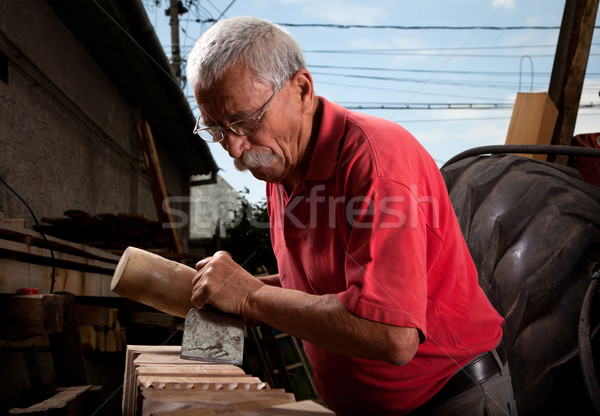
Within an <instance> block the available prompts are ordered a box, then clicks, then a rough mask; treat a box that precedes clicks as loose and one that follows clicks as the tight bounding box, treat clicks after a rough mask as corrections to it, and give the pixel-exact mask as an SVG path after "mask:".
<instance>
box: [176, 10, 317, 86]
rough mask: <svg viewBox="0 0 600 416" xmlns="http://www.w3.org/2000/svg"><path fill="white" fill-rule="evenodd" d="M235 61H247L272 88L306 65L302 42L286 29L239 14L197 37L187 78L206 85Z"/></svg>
mask: <svg viewBox="0 0 600 416" xmlns="http://www.w3.org/2000/svg"><path fill="white" fill-rule="evenodd" d="M235 63H243V64H246V65H248V67H249V68H250V70H251V71H252V72H254V74H255V75H256V76H257V77H258V81H259V82H263V83H265V84H268V85H271V86H272V87H273V89H278V88H280V87H281V86H282V85H283V84H284V83H285V81H286V80H287V79H288V78H289V77H290V76H291V75H293V74H295V73H296V72H297V71H298V70H300V69H302V68H305V67H306V63H305V62H304V57H303V56H302V49H301V48H300V45H298V43H297V42H296V40H295V39H294V38H293V36H292V35H290V34H289V33H288V32H287V31H286V30H285V29H283V28H282V27H280V26H278V25H276V24H274V23H271V22H269V21H267V20H263V19H259V18H256V17H247V16H240V17H232V18H230V19H225V20H221V21H219V22H217V23H215V25H213V26H212V27H211V28H210V29H208V30H207V31H206V32H204V34H203V35H202V36H200V38H199V39H198V40H197V41H196V44H195V45H194V48H193V49H192V51H191V52H190V55H189V57H188V62H187V78H188V81H189V83H190V85H191V86H192V88H193V89H196V88H197V87H200V88H201V89H206V88H208V87H210V85H212V83H214V82H215V81H216V80H218V79H219V78H220V77H221V76H222V75H223V74H224V73H225V71H226V70H227V69H228V68H229V67H231V65H233V64H235Z"/></svg>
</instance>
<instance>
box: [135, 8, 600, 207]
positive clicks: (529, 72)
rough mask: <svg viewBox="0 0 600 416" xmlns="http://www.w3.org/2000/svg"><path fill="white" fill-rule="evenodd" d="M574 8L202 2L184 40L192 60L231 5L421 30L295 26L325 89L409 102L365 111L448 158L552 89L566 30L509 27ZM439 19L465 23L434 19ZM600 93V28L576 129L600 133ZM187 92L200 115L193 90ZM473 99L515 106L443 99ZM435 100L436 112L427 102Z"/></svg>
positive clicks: (364, 99)
mask: <svg viewBox="0 0 600 416" xmlns="http://www.w3.org/2000/svg"><path fill="white" fill-rule="evenodd" d="M144 3H145V4H146V6H147V10H148V16H149V18H150V21H151V22H153V23H154V25H155V28H156V31H157V33H158V35H159V38H160V39H161V42H162V43H163V46H164V47H165V50H166V52H167V56H170V43H171V41H170V27H169V22H168V17H167V16H165V13H164V10H165V9H166V8H167V7H168V1H167V0H162V1H159V4H158V5H157V4H156V1H155V0H144ZM184 3H186V4H187V3H188V1H184ZM228 6H229V7H228ZM563 9H564V1H559V0H452V1H448V0H420V1H418V2H417V1H414V0H412V1H408V0H379V1H358V0H328V1H322V0H252V1H249V0H237V1H232V0H211V1H205V0H200V1H198V0H195V1H194V2H193V4H192V5H191V6H190V7H189V12H188V13H186V14H184V15H183V16H181V19H182V20H181V35H180V36H181V38H180V43H181V48H182V55H183V57H184V58H185V57H186V56H187V53H188V52H189V50H190V49H191V47H192V46H193V43H194V41H195V40H196V39H197V38H198V37H199V36H200V35H201V34H202V33H203V32H204V31H205V30H206V29H207V28H208V27H210V25H211V23H205V22H203V21H204V20H207V19H210V18H212V19H216V18H218V17H219V16H221V14H222V13H223V11H225V13H224V15H223V17H233V16H238V15H251V16H257V17H261V18H265V19H268V20H271V21H272V22H275V23H287V24H296V25H298V24H300V25H306V24H321V25H366V26H388V25H391V26H401V27H407V26H410V27H413V28H412V29H398V28H389V29H387V28H386V29H377V28H337V27H320V26H317V27H315V26H313V27H305V26H284V27H285V28H286V30H288V31H289V32H290V33H291V34H292V35H294V36H295V37H296V39H297V40H298V42H299V44H300V46H301V47H302V49H303V50H304V52H305V58H306V61H307V65H308V69H309V70H310V71H311V72H312V74H313V78H314V81H315V90H316V92H317V94H318V95H322V96H324V97H326V98H327V99H329V100H332V101H336V102H338V103H341V104H342V105H345V106H347V107H351V106H358V105H362V106H374V105H375V106H381V105H383V106H384V107H398V106H407V105H408V106H409V107H410V109H378V110H360V111H364V112H367V113H370V114H374V115H377V116H379V117H382V118H385V119H389V120H392V121H394V122H397V123H399V124H401V125H403V126H404V127H405V128H406V129H408V130H409V131H410V132H411V133H412V134H413V135H414V136H415V137H416V138H417V139H418V140H419V141H420V142H421V143H422V144H423V145H424V147H425V148H426V149H427V150H428V151H429V153H430V154H431V155H432V156H433V158H434V159H435V160H436V161H437V162H438V164H440V165H441V164H442V163H443V162H444V161H446V160H448V159H450V158H451V157H452V156H454V155H456V154H458V153H460V152H461V151H463V150H466V149H469V148H472V147H477V146H484V145H489V144H503V143H504V140H505V139H506V133H507V131H508V125H509V122H510V116H511V114H512V108H510V107H511V106H512V105H513V104H514V101H515V97H516V94H517V93H518V92H519V91H522V92H530V91H533V92H543V91H547V90H548V84H549V80H550V73H551V71H552V65H553V61H554V54H555V50H556V42H557V40H558V33H559V31H558V30H555V29H506V28H507V27H516V26H528V27H531V26H541V27H548V26H550V27H554V26H560V24H561V20H562V14H563ZM198 19H199V20H201V22H197V21H196V20H198ZM430 26H436V27H440V26H448V27H453V28H455V29H439V28H437V29H427V28H426V27H430ZM596 26H600V18H597V19H596ZM457 27H469V28H464V29H456V28H457ZM482 27H497V28H500V29H496V30H488V29H485V28H482ZM502 28H503V29H502ZM599 91H600V33H599V31H598V30H596V33H595V34H594V38H593V40H592V49H591V55H590V58H589V61H588V67H587V74H586V81H585V84H584V90H583V94H582V100H581V102H582V103H583V104H586V103H588V104H590V103H593V104H595V105H596V106H597V107H594V108H590V109H583V108H582V109H580V112H579V117H578V122H577V125H576V131H575V133H576V134H577V133H590V132H598V131H600V97H599ZM186 94H187V95H188V96H190V105H191V106H192V109H193V110H194V112H195V114H197V110H196V107H195V103H194V101H193V98H192V97H191V92H190V91H189V90H187V91H186ZM463 104H473V105H474V106H475V107H481V106H488V105H489V104H499V105H501V106H506V107H507V108H501V109H481V108H479V109H464V108H463V109H460V108H458V109H457V108H453V109H448V108H444V109H441V108H440V107H442V106H444V105H445V106H448V105H450V106H451V107H456V106H457V105H463ZM425 105H428V106H430V107H433V108H435V109H419V108H422V107H423V106H425ZM191 127H192V126H191ZM210 146H211V151H212V154H213V157H214V158H215V160H216V161H217V164H218V165H219V167H220V168H221V169H222V170H221V172H220V174H221V176H222V177H223V178H224V179H225V180H226V181H227V182H228V183H229V184H230V185H231V186H232V187H234V189H236V190H241V189H243V188H244V187H246V188H248V189H249V190H250V194H249V199H250V201H251V202H257V201H259V200H261V199H263V198H264V183H263V182H260V181H258V180H256V179H254V177H253V176H252V175H251V174H250V173H247V172H246V173H240V172H237V171H236V170H235V168H234V167H233V164H232V162H231V160H230V159H229V157H228V156H227V154H226V153H225V151H224V150H223V149H222V148H221V147H220V146H219V145H214V144H211V145H210Z"/></svg>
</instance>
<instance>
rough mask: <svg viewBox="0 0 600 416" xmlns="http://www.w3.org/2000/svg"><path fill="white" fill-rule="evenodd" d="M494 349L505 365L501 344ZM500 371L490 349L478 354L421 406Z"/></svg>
mask: <svg viewBox="0 0 600 416" xmlns="http://www.w3.org/2000/svg"><path fill="white" fill-rule="evenodd" d="M495 350H496V352H497V353H498V357H499V358H500V362H502V365H505V364H506V352H505V351H504V347H503V346H502V344H500V345H499V346H497V347H496V348H495ZM500 371H501V368H500V367H499V366H498V362H497V361H496V359H495V358H494V354H493V353H492V352H491V351H489V352H486V353H485V354H481V355H478V356H477V357H475V358H474V359H473V360H471V361H470V362H469V363H468V364H467V365H465V366H464V367H463V368H461V369H460V370H458V371H457V372H456V373H455V374H454V375H453V376H452V377H450V380H448V382H447V383H446V384H445V385H444V387H442V389H441V390H440V391H438V392H437V393H436V394H435V395H434V396H433V397H432V398H431V399H429V400H428V401H427V403H425V404H424V405H423V407H427V408H429V407H431V406H435V405H437V404H439V403H442V402H444V401H446V400H448V399H450V398H452V397H454V396H456V395H457V394H460V393H462V392H463V391H466V390H468V389H470V388H471V387H474V386H476V385H478V384H481V383H483V382H484V381H486V380H487V379H489V378H490V377H492V376H493V375H496V374H498V373H499V372H500Z"/></svg>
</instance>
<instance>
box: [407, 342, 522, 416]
mask: <svg viewBox="0 0 600 416" xmlns="http://www.w3.org/2000/svg"><path fill="white" fill-rule="evenodd" d="M493 354H494V359H495V360H496V362H497V364H498V366H499V367H500V372H498V374H495V375H493V376H491V377H490V378H488V379H487V380H485V381H483V382H481V383H477V384H475V385H474V386H473V387H470V388H469V389H467V390H465V391H463V392H462V393H459V394H457V395H456V396H452V397H450V398H448V399H446V400H444V401H442V402H436V403H434V404H431V403H425V404H424V405H423V406H421V407H419V408H418V409H416V410H415V411H414V412H411V413H410V415H411V416H455V415H456V416H484V415H489V416H506V415H511V416H514V415H516V414H517V406H516V403H515V400H514V396H513V389H512V384H511V378H510V370H509V368H508V362H506V363H505V364H502V361H501V360H500V358H499V357H498V354H497V353H496V351H495V350H494V351H493ZM434 397H435V396H434Z"/></svg>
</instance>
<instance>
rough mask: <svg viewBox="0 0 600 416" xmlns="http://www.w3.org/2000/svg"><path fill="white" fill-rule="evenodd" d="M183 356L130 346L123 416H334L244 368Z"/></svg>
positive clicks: (166, 348) (177, 351) (158, 348)
mask: <svg viewBox="0 0 600 416" xmlns="http://www.w3.org/2000/svg"><path fill="white" fill-rule="evenodd" d="M180 352H181V347H179V346H148V345H128V346H127V353H126V361H125V382H124V384H123V386H124V387H123V415H124V416H138V415H142V416H191V415H205V414H206V415H212V414H227V415H248V414H252V415H279V414H285V415H288V414H289V415H299V416H300V415H306V416H308V415H314V416H318V415H328V416H330V415H333V413H332V412H331V411H329V410H328V409H326V408H325V407H323V406H321V405H319V404H317V403H315V402H312V401H303V402H296V401H295V398H294V395H293V394H292V393H287V392H285V390H283V389H271V388H270V386H269V385H268V384H267V383H264V382H263V381H261V380H260V379H259V378H257V377H252V376H251V375H249V374H245V373H244V370H243V369H241V368H240V367H237V366H235V365H231V364H216V363H208V362H199V361H191V360H182V359H180V358H179V354H180ZM279 406H283V407H279ZM247 412H251V413H247Z"/></svg>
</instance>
